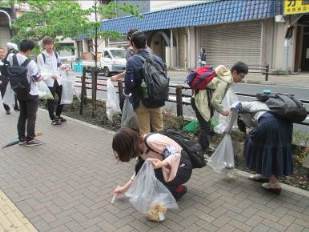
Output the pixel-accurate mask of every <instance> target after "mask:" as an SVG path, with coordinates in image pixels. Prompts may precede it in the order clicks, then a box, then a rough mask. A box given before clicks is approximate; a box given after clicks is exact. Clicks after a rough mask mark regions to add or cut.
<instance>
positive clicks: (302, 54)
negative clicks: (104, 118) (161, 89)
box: [102, 0, 309, 72]
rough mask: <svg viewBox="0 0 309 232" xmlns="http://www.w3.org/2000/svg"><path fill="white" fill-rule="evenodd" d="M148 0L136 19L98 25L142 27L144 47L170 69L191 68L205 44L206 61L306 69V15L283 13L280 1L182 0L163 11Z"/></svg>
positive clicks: (123, 28)
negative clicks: (147, 9)
mask: <svg viewBox="0 0 309 232" xmlns="http://www.w3.org/2000/svg"><path fill="white" fill-rule="evenodd" d="M151 2H154V3H153V4H150V6H155V8H153V9H156V10H157V11H152V12H148V13H144V14H143V16H144V17H143V18H142V19H140V18H136V17H120V18H117V19H112V20H108V21H104V22H102V28H103V29H104V30H111V29H113V30H117V31H119V32H122V33H126V32H127V31H128V30H129V29H130V28H137V29H139V30H141V31H145V32H146V33H147V35H148V43H149V45H150V47H151V48H152V49H153V51H154V52H155V53H156V54H158V55H160V56H161V57H162V58H163V59H164V60H165V61H166V63H167V64H168V66H169V67H171V68H179V69H188V68H194V67H196V65H197V63H198V56H199V51H200V49H201V48H205V50H206V53H207V57H208V59H207V62H208V63H209V64H212V65H218V64H225V65H228V66H231V65H232V64H233V63H235V62H237V61H239V60H241V61H244V62H246V63H248V64H250V65H270V68H271V70H273V71H284V72H286V71H290V72H295V71H306V70H309V67H308V64H307V63H308V62H307V58H306V57H307V51H308V54H309V50H308V41H309V40H308V28H309V20H308V17H309V16H308V14H306V13H303V14H297V15H285V16H283V3H284V2H283V1H280V0H235V1H225V0H216V1H213V0H208V1H201V2H197V1H194V4H189V3H188V2H190V1H183V2H185V5H184V6H176V7H175V8H168V9H163V10H158V9H160V7H162V5H161V6H160V4H159V2H161V1H151ZM164 2H165V1H164ZM173 2H175V1H173ZM177 2H178V3H179V2H181V1H177ZM191 2H192V1H191ZM175 4H176V3H175ZM186 4H189V5H186ZM166 5H167V4H166ZM165 7H167V6H165ZM308 58H309V55H308Z"/></svg>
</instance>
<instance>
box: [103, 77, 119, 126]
mask: <svg viewBox="0 0 309 232" xmlns="http://www.w3.org/2000/svg"><path fill="white" fill-rule="evenodd" d="M106 88H107V100H106V115H107V118H108V120H110V121H111V122H112V121H113V115H114V114H117V113H121V110H120V106H119V98H118V96H117V93H116V89H115V87H114V85H113V83H112V81H111V80H110V79H108V80H107V87H106Z"/></svg>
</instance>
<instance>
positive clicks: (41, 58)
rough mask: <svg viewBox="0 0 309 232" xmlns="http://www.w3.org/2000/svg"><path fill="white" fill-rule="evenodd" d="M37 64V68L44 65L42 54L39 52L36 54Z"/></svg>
mask: <svg viewBox="0 0 309 232" xmlns="http://www.w3.org/2000/svg"><path fill="white" fill-rule="evenodd" d="M37 65H38V68H39V69H40V70H41V69H42V68H43V66H44V60H43V56H42V54H39V55H38V56H37Z"/></svg>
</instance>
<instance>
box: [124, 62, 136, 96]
mask: <svg viewBox="0 0 309 232" xmlns="http://www.w3.org/2000/svg"><path fill="white" fill-rule="evenodd" d="M124 83H125V89H124V92H125V94H127V95H129V94H130V93H131V92H132V91H133V89H134V88H135V86H136V83H135V79H134V66H133V61H132V59H129V60H128V62H127V66H126V74H125V77H124Z"/></svg>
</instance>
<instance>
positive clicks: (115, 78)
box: [111, 74, 120, 81]
mask: <svg viewBox="0 0 309 232" xmlns="http://www.w3.org/2000/svg"><path fill="white" fill-rule="evenodd" d="M111 80H112V81H118V80H120V77H119V74H117V75H113V76H111Z"/></svg>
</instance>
